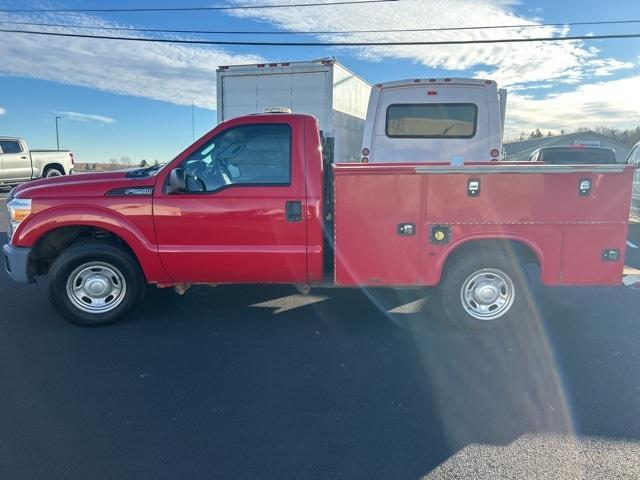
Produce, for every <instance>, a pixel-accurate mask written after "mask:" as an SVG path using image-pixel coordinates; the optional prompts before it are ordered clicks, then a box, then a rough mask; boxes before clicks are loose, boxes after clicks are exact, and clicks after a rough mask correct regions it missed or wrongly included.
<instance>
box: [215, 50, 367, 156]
mask: <svg viewBox="0 0 640 480" xmlns="http://www.w3.org/2000/svg"><path fill="white" fill-rule="evenodd" d="M216 81H217V100H218V105H217V111H218V123H220V122H222V121H224V120H228V119H230V118H234V117H238V116H240V115H247V114H251V113H264V112H265V111H269V110H272V109H277V108H281V107H284V108H288V109H290V110H291V111H292V112H293V113H306V114H310V115H313V116H315V117H316V118H317V119H318V123H319V125H320V130H321V131H322V135H323V137H325V138H327V139H333V159H334V161H335V162H337V163H340V162H360V157H361V155H360V150H361V148H362V133H363V131H364V122H365V117H366V115H367V104H368V102H369V94H370V92H371V85H370V84H368V83H367V82H365V81H364V80H362V79H361V78H360V77H358V76H357V75H356V74H354V73H352V72H351V71H349V70H348V69H346V68H345V67H343V66H342V65H340V64H339V63H338V62H336V61H335V60H333V59H321V60H314V61H308V62H279V63H266V64H256V65H230V66H223V67H219V68H218V69H217V75H216Z"/></svg>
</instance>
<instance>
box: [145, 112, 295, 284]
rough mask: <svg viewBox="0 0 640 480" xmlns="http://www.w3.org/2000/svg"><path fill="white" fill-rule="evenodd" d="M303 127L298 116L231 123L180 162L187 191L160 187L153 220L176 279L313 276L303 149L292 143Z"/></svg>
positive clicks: (267, 279)
mask: <svg viewBox="0 0 640 480" xmlns="http://www.w3.org/2000/svg"><path fill="white" fill-rule="evenodd" d="M303 128H304V124H303V123H302V122H296V119H295V118H294V119H292V121H291V123H282V124H273V123H259V122H258V123H255V124H251V125H246V124H244V125H237V126H231V127H228V128H227V129H225V130H222V131H220V132H218V133H217V134H215V135H214V136H213V138H211V139H210V140H209V141H207V142H205V143H204V144H202V145H201V146H200V147H198V148H197V149H196V150H195V151H193V152H192V153H190V154H189V155H188V156H187V157H186V159H184V160H183V161H182V162H180V163H179V164H176V165H174V167H178V168H182V170H183V172H184V175H185V185H186V189H185V190H186V191H184V192H182V193H179V194H169V193H167V189H166V188H157V189H156V193H155V197H154V222H155V227H156V235H157V241H158V249H159V254H160V258H161V261H162V263H163V265H164V267H165V269H166V270H167V272H168V273H169V275H170V276H171V278H172V279H173V280H174V281H175V282H189V283H198V282H201V283H259V282H269V283H299V282H305V281H306V219H305V216H304V215H303V213H302V212H304V211H305V188H304V170H303V168H304V148H303V145H302V144H300V145H298V146H294V144H293V142H292V139H293V138H304V135H303V134H302V129H303ZM298 130H300V131H299V132H298ZM170 171H171V169H168V171H167V172H165V175H166V176H165V177H164V179H160V181H162V182H163V184H164V185H166V184H167V182H168V178H169V173H170Z"/></svg>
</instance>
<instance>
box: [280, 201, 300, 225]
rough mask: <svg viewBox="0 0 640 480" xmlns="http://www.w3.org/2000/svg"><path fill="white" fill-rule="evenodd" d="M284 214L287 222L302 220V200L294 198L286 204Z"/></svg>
mask: <svg viewBox="0 0 640 480" xmlns="http://www.w3.org/2000/svg"><path fill="white" fill-rule="evenodd" d="M284 212H285V213H284V215H285V218H286V220H287V222H301V221H302V202H300V201H297V200H293V201H287V202H286V203H285V204H284Z"/></svg>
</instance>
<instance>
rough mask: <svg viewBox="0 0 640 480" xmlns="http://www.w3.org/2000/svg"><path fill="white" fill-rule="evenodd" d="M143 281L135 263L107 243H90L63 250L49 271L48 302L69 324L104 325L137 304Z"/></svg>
mask: <svg viewBox="0 0 640 480" xmlns="http://www.w3.org/2000/svg"><path fill="white" fill-rule="evenodd" d="M146 286H147V283H146V280H145V278H144V274H143V273H142V270H141V269H140V266H139V264H138V262H137V260H136V259H135V258H134V257H133V256H132V255H131V254H130V253H129V252H127V251H126V250H124V249H123V248H120V247H118V246H116V245H113V244H111V243H106V242H102V241H96V240H91V241H87V242H81V243H77V244H73V245H71V246H70V247H68V248H67V249H66V250H64V251H63V252H62V253H61V254H60V255H59V256H58V258H56V260H55V261H54V262H53V265H51V268H50V269H49V300H50V301H51V304H52V305H53V307H54V308H55V310H56V311H57V312H58V313H59V314H60V315H62V316H63V317H64V318H66V319H67V320H69V321H70V322H71V323H74V324H76V325H81V326H86V327H89V326H91V327H93V326H101V325H108V324H111V323H114V322H116V321H117V320H119V319H120V318H122V317H123V316H124V315H125V314H126V313H127V312H129V311H131V310H132V309H133V308H135V307H136V306H137V305H139V304H140V303H141V302H142V300H143V298H144V294H145V290H146Z"/></svg>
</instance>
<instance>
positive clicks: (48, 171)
mask: <svg viewBox="0 0 640 480" xmlns="http://www.w3.org/2000/svg"><path fill="white" fill-rule="evenodd" d="M62 175H64V170H62V169H61V168H60V167H56V166H54V165H50V166H48V167H45V169H44V171H43V172H42V178H51V177H61V176H62Z"/></svg>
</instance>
